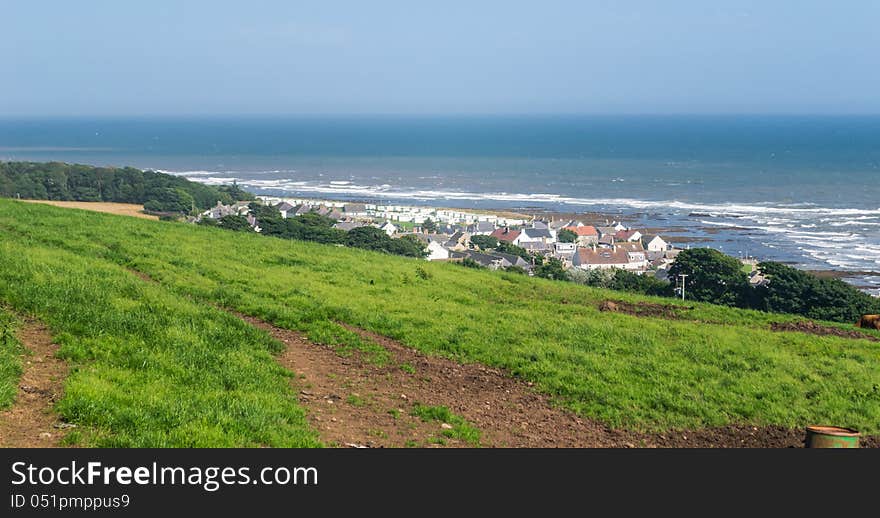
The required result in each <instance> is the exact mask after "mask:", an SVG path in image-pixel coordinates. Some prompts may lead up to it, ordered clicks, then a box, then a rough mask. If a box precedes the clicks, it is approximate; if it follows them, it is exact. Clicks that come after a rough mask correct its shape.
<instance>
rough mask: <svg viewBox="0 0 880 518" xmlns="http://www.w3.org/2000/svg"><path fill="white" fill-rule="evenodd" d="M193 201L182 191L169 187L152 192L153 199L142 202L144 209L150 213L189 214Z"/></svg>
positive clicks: (193, 204)
mask: <svg viewBox="0 0 880 518" xmlns="http://www.w3.org/2000/svg"><path fill="white" fill-rule="evenodd" d="M194 206H195V200H193V197H192V196H190V195H189V193H188V192H186V191H184V190H183V189H174V188H170V187H166V188H162V189H157V190H155V191H153V198H152V199H149V200H147V201H146V202H144V209H145V210H147V211H150V212H178V213H184V214H185V213H188V212H191V211H192V209H193V207H194Z"/></svg>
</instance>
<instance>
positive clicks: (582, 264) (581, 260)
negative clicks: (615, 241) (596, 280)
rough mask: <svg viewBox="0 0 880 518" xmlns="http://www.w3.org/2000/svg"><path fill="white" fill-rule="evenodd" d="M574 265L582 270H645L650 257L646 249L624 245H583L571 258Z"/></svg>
mask: <svg viewBox="0 0 880 518" xmlns="http://www.w3.org/2000/svg"><path fill="white" fill-rule="evenodd" d="M571 262H572V265H573V266H574V267H575V268H580V269H582V270H610V269H614V268H617V269H621V270H633V271H644V270H645V269H646V268H647V267H648V258H647V256H646V254H645V252H644V251H630V250H627V249H626V248H624V247H619V246H612V247H610V248H597V247H583V248H579V249H578V251H577V253H575V254H574V256H573V257H572V258H571Z"/></svg>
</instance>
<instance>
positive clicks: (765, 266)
mask: <svg viewBox="0 0 880 518" xmlns="http://www.w3.org/2000/svg"><path fill="white" fill-rule="evenodd" d="M758 270H759V271H760V272H761V274H762V275H764V276H765V277H766V278H767V279H768V282H767V284H765V285H762V286H758V287H756V288H754V290H753V295H754V296H753V298H752V306H753V307H755V308H756V309H761V310H764V311H772V312H776V313H794V314H797V315H803V316H806V317H809V318H815V319H822V320H833V321H837V322H850V323H851V322H856V321H857V320H858V319H859V317H861V316H862V315H864V314H867V313H878V312H880V300H877V299H875V298H874V297H871V296H870V295H868V294H867V293H864V292H862V291H860V290H858V289H857V288H855V287H853V286H851V285H849V284H847V283H845V282H843V281H841V280H840V279H820V278H819V277H816V276H815V275H811V274H809V273H807V272H804V271H801V270H798V269H796V268H792V267H790V266H786V265H784V264H782V263H777V262H770V261H767V262H762V263H759V264H758Z"/></svg>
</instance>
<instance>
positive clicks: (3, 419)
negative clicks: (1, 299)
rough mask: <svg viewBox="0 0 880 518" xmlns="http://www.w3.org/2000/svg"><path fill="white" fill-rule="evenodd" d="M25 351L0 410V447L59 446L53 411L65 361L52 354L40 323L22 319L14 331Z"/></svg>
mask: <svg viewBox="0 0 880 518" xmlns="http://www.w3.org/2000/svg"><path fill="white" fill-rule="evenodd" d="M17 336H18V339H19V341H20V342H21V343H22V344H23V345H24V347H25V348H26V349H27V350H28V351H29V353H26V354H25V355H24V356H23V357H22V366H23V373H22V376H21V379H20V380H19V384H18V394H17V395H16V398H15V402H14V403H13V404H12V407H10V408H8V409H6V410H4V411H2V412H0V447H4V448H49V447H55V446H58V445H59V441H60V440H61V438H62V436H63V435H64V433H63V430H62V428H63V427H64V426H65V425H63V424H62V423H61V421H60V420H59V419H58V416H57V414H55V412H54V411H53V406H54V404H55V401H57V400H58V399H59V398H60V397H61V394H62V389H63V384H64V378H65V377H66V376H67V371H68V369H67V364H66V363H65V362H64V361H62V360H60V359H58V358H56V357H55V352H56V351H57V350H58V345H56V344H55V343H53V342H52V335H51V334H50V333H49V330H48V329H47V328H46V326H44V325H43V324H41V323H39V322H36V321H34V320H25V322H24V325H22V327H21V328H20V329H19V330H18V333H17Z"/></svg>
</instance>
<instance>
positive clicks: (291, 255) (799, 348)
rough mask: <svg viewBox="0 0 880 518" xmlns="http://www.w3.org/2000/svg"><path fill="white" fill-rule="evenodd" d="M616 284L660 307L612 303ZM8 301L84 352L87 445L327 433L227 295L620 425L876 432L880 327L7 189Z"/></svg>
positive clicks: (0, 207) (276, 439)
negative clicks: (478, 367) (858, 329)
mask: <svg viewBox="0 0 880 518" xmlns="http://www.w3.org/2000/svg"><path fill="white" fill-rule="evenodd" d="M135 272H143V273H145V274H147V275H149V276H150V277H151V278H152V279H153V280H154V281H155V282H147V281H144V280H142V279H140V278H139V277H138V276H137V275H136V274H135ZM607 299H614V300H615V301H622V302H624V303H628V304H630V305H632V306H634V307H637V308H645V311H646V312H645V314H641V315H632V314H626V313H623V312H602V311H600V310H599V309H598V306H599V304H600V303H601V302H602V301H605V300H607ZM0 302H2V303H6V304H9V305H10V306H11V307H12V308H14V309H16V310H18V311H22V312H27V313H30V314H33V315H35V316H37V317H38V318H40V319H42V320H44V321H45V322H46V323H47V324H49V326H50V327H51V329H52V330H53V332H54V333H57V334H58V336H59V343H60V344H61V345H62V348H61V354H63V355H64V357H65V358H67V359H68V360H69V361H70V362H72V363H73V364H74V366H75V368H74V369H73V371H72V372H73V374H72V375H71V377H70V379H69V380H68V382H67V385H66V387H67V389H66V392H65V395H64V398H63V399H62V400H61V401H60V403H59V405H58V408H59V411H60V412H61V414H62V415H63V416H64V417H65V418H66V419H68V420H70V421H72V422H74V423H77V424H79V425H81V428H82V427H91V429H94V430H96V432H94V433H95V436H94V438H92V439H88V438H87V439H86V440H85V444H99V445H137V446H147V445H155V446H167V445H189V444H198V445H255V444H267V445H310V444H316V443H315V441H314V438H313V437H312V436H311V435H310V434H309V432H308V427H307V423H305V421H304V419H303V417H302V411H301V409H300V408H299V407H298V406H297V403H296V399H295V397H293V396H292V395H291V394H290V393H289V389H287V385H286V379H287V378H286V376H287V375H288V374H286V373H285V371H283V369H280V368H279V367H278V366H277V365H276V364H275V363H273V362H272V359H271V354H270V353H271V352H273V351H277V350H278V347H279V344H277V343H274V342H272V341H271V340H269V339H268V338H267V336H266V335H265V334H263V333H260V332H257V331H256V330H254V329H252V328H249V327H248V326H246V325H243V324H242V323H241V321H239V320H237V319H235V318H234V317H230V316H229V315H227V314H226V313H224V312H222V311H219V310H216V309H214V308H213V307H212V305H218V306H225V307H229V308H234V309H236V310H238V311H240V312H242V313H245V314H249V315H252V316H256V317H259V318H262V319H264V320H267V321H269V322H272V323H274V324H275V325H277V326H280V327H285V328H288V329H295V330H300V331H302V332H304V333H305V334H306V335H307V336H308V337H309V338H310V339H311V340H312V341H314V342H317V343H323V344H332V345H336V346H341V347H343V348H345V347H352V348H366V349H368V350H369V346H368V345H367V344H364V342H363V341H362V340H361V339H360V338H359V337H358V335H356V334H355V333H352V332H351V331H349V330H347V329H345V328H344V327H343V326H341V325H340V323H344V324H349V325H353V326H359V327H361V328H363V329H366V330H369V331H373V332H376V333H379V334H382V335H385V336H389V337H392V338H395V339H397V340H399V341H401V342H403V343H404V344H407V345H409V346H412V347H414V348H416V349H419V350H421V351H423V352H426V353H428V354H435V355H441V356H445V357H449V358H452V359H455V360H457V361H460V362H473V361H478V362H482V363H484V364H487V365H490V366H494V367H498V368H502V369H504V370H505V371H506V372H509V373H511V374H513V375H515V376H517V377H520V378H523V379H525V380H528V381H530V382H533V383H534V385H535V387H536V388H537V389H539V390H541V391H543V392H545V393H547V394H549V395H551V396H552V397H553V398H554V399H555V401H557V402H558V403H559V404H560V405H563V406H564V407H567V408H569V409H571V410H572V411H574V412H576V413H578V414H580V415H582V416H585V417H589V418H594V419H598V420H600V421H602V422H604V423H607V424H609V425H611V426H614V427H623V428H627V429H633V430H646V431H663V430H668V429H682V428H701V427H708V426H723V425H727V424H731V423H739V424H749V425H780V426H785V427H788V428H800V427H803V426H805V425H807V424H814V423H822V424H835V425H839V426H851V427H854V428H857V429H859V430H860V431H862V432H863V433H866V434H876V433H878V432H880V388H878V385H877V380H880V343H878V342H872V341H869V340H866V339H853V338H846V337H840V336H816V335H812V334H805V333H799V332H774V331H771V330H770V325H771V323H774V322H792V321H798V320H802V319H799V318H796V317H791V316H784V315H773V314H767V313H761V312H756V311H746V310H738V309H731V308H726V307H721V306H713V305H709V304H696V303H692V302H690V301H686V302H684V303H682V302H681V301H675V300H670V299H659V298H649V297H640V296H635V295H630V294H625V293H620V292H612V291H607V290H600V289H592V288H587V287H584V286H580V285H576V284H573V283H566V282H554V281H548V280H544V279H533V278H529V277H526V276H523V275H516V274H513V273H495V272H488V271H479V270H472V269H468V268H462V267H460V266H457V265H454V264H447V263H444V264H438V263H429V262H426V261H421V260H415V259H407V258H401V257H395V256H388V255H382V254H379V253H374V252H368V251H364V250H356V249H348V248H341V247H335V246H326V245H320V244H316V243H306V242H297V241H286V240H281V239H275V238H268V237H264V236H258V235H255V234H252V233H235V232H229V231H224V230H222V229H216V228H206V227H200V226H193V225H186V224H181V223H173V222H153V221H143V220H138V219H134V218H119V217H116V216H112V215H107V214H98V213H86V212H79V211H64V210H59V209H56V208H53V207H45V206H38V205H24V204H20V203H17V202H15V201H12V200H0ZM657 307H661V308H663V311H661V312H659V313H658V312H654V313H652V312H651V311H652V310H653V309H656V308H657ZM652 308H653V309H652ZM824 325H828V326H832V325H833V324H824ZM835 326H836V327H839V328H843V329H847V330H854V329H853V328H852V326H847V325H841V324H837V325H835ZM875 335H876V336H880V335H878V334H876V333H875ZM374 352H375V351H374ZM380 360H381V359H380Z"/></svg>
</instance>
